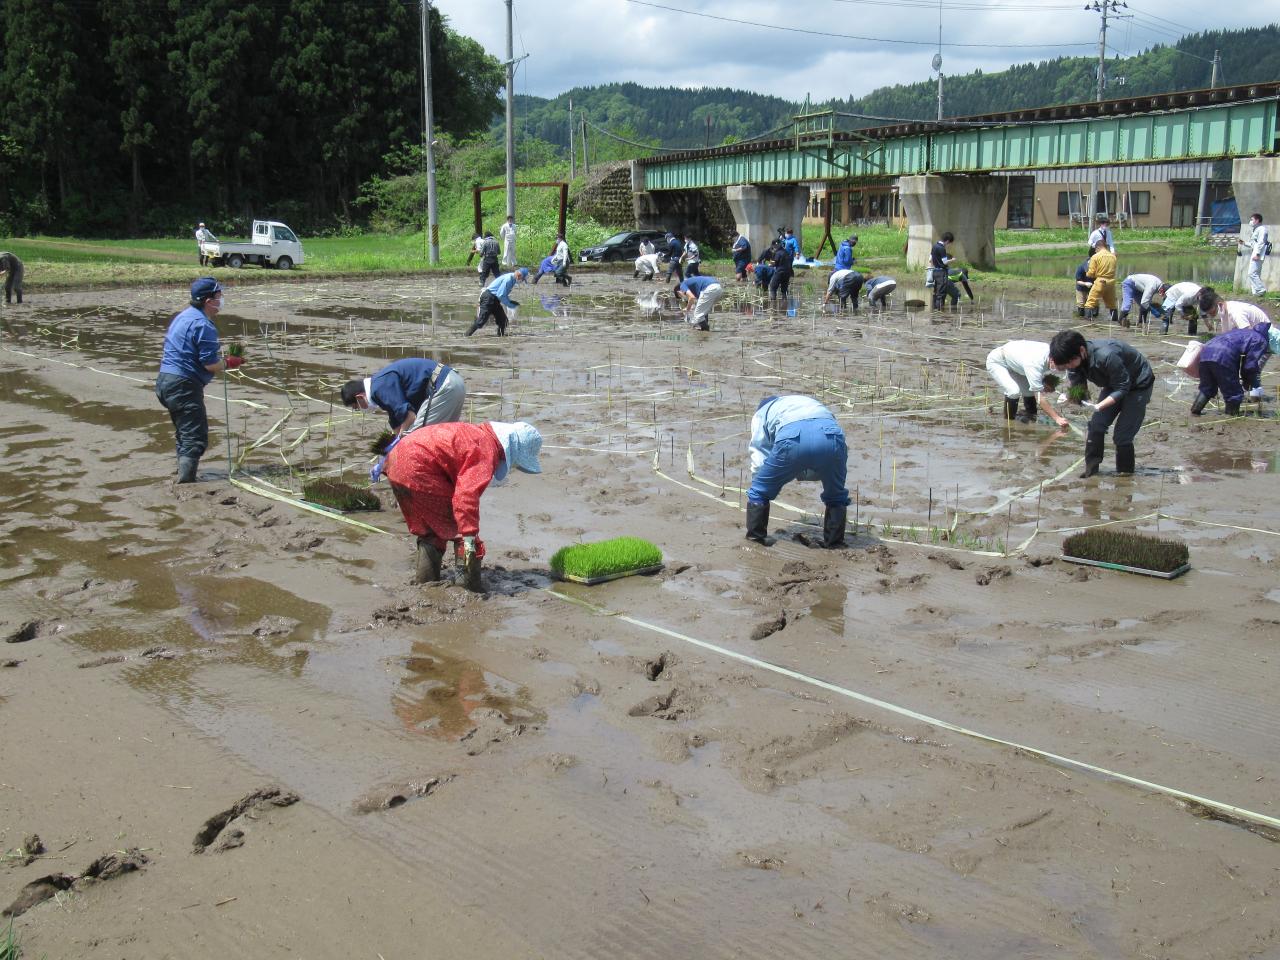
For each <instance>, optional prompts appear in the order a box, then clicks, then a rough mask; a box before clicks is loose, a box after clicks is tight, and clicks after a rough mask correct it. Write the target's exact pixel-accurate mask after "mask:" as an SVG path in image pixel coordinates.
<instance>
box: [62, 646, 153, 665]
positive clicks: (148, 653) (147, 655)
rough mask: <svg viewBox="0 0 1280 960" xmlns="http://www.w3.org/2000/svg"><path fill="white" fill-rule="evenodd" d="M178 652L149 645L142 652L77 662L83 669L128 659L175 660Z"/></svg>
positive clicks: (110, 655)
mask: <svg viewBox="0 0 1280 960" xmlns="http://www.w3.org/2000/svg"><path fill="white" fill-rule="evenodd" d="M177 657H178V654H177V653H176V652H174V651H173V650H170V649H169V648H168V647H149V648H147V649H146V650H143V651H142V652H141V653H137V654H132V655H125V654H123V653H116V654H108V655H107V656H105V657H98V658H97V659H96V660H86V661H85V662H84V663H77V664H76V666H77V667H79V668H80V669H81V670H84V669H87V668H89V667H105V666H106V665H107V664H109V663H124V662H126V661H128V660H174V659H176V658H177Z"/></svg>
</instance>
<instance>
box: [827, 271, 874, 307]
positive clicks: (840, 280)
mask: <svg viewBox="0 0 1280 960" xmlns="http://www.w3.org/2000/svg"><path fill="white" fill-rule="evenodd" d="M865 280H866V277H864V276H863V275H862V274H861V273H859V272H858V271H857V270H849V269H845V270H835V271H833V272H832V274H831V278H830V279H829V280H828V281H827V294H826V296H824V297H823V298H822V305H823V306H824V307H825V306H826V305H827V304H828V303H830V302H831V298H832V297H837V296H838V297H839V298H840V309H841V310H843V309H844V308H845V306H846V305H847V304H848V301H849V300H850V299H852V300H853V309H855V310H857V309H858V294H859V293H860V292H861V291H862V284H863V283H864V282H865Z"/></svg>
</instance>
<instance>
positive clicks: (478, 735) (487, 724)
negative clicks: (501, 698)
mask: <svg viewBox="0 0 1280 960" xmlns="http://www.w3.org/2000/svg"><path fill="white" fill-rule="evenodd" d="M470 719H471V721H472V723H474V724H475V726H473V727H472V728H471V729H470V730H469V731H467V732H466V733H464V734H463V735H462V736H461V737H459V738H458V741H459V742H460V743H465V744H466V745H467V748H466V750H467V756H468V757H477V756H479V755H480V754H482V753H484V752H485V751H486V750H488V749H489V748H490V747H491V746H493V745H494V744H495V743H505V742H506V741H507V740H513V739H515V738H516V737H520V736H523V735H524V734H525V733H526V732H527V731H528V730H529V729H530V727H528V726H526V725H525V724H523V723H512V722H511V720H510V719H509V718H508V717H507V715H506V714H505V713H503V712H502V711H501V710H494V709H492V708H490V707H481V708H480V709H477V710H473V711H471V714H470Z"/></svg>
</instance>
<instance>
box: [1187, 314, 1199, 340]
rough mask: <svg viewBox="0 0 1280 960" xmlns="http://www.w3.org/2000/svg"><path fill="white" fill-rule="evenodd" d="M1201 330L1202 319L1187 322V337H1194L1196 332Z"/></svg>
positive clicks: (1193, 318) (1194, 318)
mask: <svg viewBox="0 0 1280 960" xmlns="http://www.w3.org/2000/svg"><path fill="white" fill-rule="evenodd" d="M1199 329H1200V318H1199V317H1191V318H1189V319H1188V320H1187V336H1189V337H1194V336H1195V335H1196V331H1197V330H1199Z"/></svg>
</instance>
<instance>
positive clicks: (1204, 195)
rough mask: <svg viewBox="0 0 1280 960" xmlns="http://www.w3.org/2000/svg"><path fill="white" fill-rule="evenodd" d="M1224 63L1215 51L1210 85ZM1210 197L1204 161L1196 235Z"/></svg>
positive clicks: (1201, 170) (1215, 81) (1206, 168)
mask: <svg viewBox="0 0 1280 960" xmlns="http://www.w3.org/2000/svg"><path fill="white" fill-rule="evenodd" d="M1221 63H1222V58H1221V57H1220V56H1219V54H1218V51H1217V50H1215V51H1213V73H1211V74H1210V76H1209V86H1210V87H1216V86H1217V85H1218V76H1219V72H1218V68H1219V65H1220V64H1221ZM1208 199H1209V163H1208V161H1205V162H1204V166H1203V167H1201V169H1200V199H1199V201H1198V202H1197V203H1196V236H1197V237H1198V236H1200V232H1201V231H1202V230H1203V229H1204V208H1205V203H1206V202H1207V201H1208Z"/></svg>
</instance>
